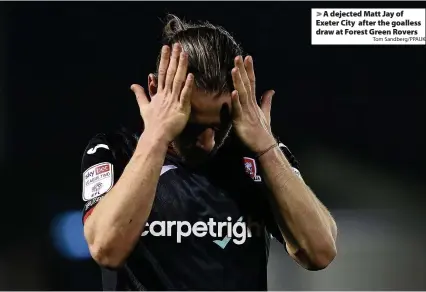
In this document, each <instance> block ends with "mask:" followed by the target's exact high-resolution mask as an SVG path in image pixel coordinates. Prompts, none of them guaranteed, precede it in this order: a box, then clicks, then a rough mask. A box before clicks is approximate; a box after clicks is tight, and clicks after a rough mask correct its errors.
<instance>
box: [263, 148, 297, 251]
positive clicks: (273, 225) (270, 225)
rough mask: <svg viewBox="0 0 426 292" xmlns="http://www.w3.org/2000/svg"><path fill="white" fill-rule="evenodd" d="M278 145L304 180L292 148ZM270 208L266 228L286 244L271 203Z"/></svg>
mask: <svg viewBox="0 0 426 292" xmlns="http://www.w3.org/2000/svg"><path fill="white" fill-rule="evenodd" d="M278 147H279V148H280V150H281V151H282V152H283V154H284V155H285V157H286V158H287V160H288V162H290V165H291V168H292V170H293V171H294V173H295V174H296V175H297V176H298V177H299V178H300V179H302V180H303V178H302V175H301V173H300V170H299V169H300V168H299V161H298V160H297V159H296V157H295V156H294V155H293V153H291V151H290V149H288V147H287V146H286V145H284V144H283V143H278ZM268 208H269V210H267V212H266V213H267V214H266V218H265V221H266V229H267V230H268V232H269V233H270V234H271V236H272V237H274V238H275V239H277V240H278V241H279V242H281V243H282V244H285V241H284V238H283V236H282V234H281V230H280V228H279V227H278V224H277V221H276V219H275V217H274V213H273V210H272V209H271V207H270V205H269V207H268Z"/></svg>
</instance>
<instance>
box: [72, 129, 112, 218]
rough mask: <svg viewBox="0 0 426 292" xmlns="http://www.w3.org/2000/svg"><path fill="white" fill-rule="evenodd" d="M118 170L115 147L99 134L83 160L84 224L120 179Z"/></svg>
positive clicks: (86, 151) (88, 147) (91, 141)
mask: <svg viewBox="0 0 426 292" xmlns="http://www.w3.org/2000/svg"><path fill="white" fill-rule="evenodd" d="M118 171H119V170H118V169H117V161H116V159H115V155H114V149H112V146H111V144H110V143H108V140H107V138H106V136H105V135H104V134H97V135H96V136H95V137H93V138H92V139H91V140H90V141H89V143H88V145H87V147H86V149H85V150H84V153H83V158H82V161H81V176H80V177H81V182H82V194H81V198H82V200H83V202H84V208H83V224H84V222H85V220H86V219H87V217H89V216H90V214H91V213H92V211H93V209H94V207H95V206H96V205H97V204H98V203H99V201H100V200H101V199H102V198H103V197H104V196H105V195H106V194H107V193H108V191H109V190H111V188H112V187H113V185H114V183H115V182H116V180H117V179H118V175H119V173H117V172H118Z"/></svg>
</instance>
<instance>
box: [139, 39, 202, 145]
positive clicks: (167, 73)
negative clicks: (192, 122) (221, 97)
mask: <svg viewBox="0 0 426 292" xmlns="http://www.w3.org/2000/svg"><path fill="white" fill-rule="evenodd" d="M187 69H188V55H187V53H185V52H183V51H182V48H181V46H180V45H179V44H175V45H174V46H173V52H172V54H171V58H170V48H169V47H168V46H163V48H162V50H161V60H160V66H159V68H158V89H157V94H156V95H155V96H153V97H152V101H151V102H149V100H148V97H147V96H146V94H145V92H144V89H143V88H142V87H141V86H140V85H137V84H133V85H132V86H131V89H132V90H133V92H134V93H135V95H136V99H137V102H138V105H139V109H140V113H141V116H142V119H143V121H144V123H145V130H144V132H145V133H149V134H153V135H155V136H156V137H158V138H160V139H165V142H166V143H169V142H171V141H173V139H174V138H175V137H176V136H177V135H179V134H180V132H181V131H182V130H183V128H184V127H185V126H186V123H187V122H188V119H189V114H190V112H191V101H190V97H191V93H192V88H193V84H194V76H193V75H192V74H188V76H187Z"/></svg>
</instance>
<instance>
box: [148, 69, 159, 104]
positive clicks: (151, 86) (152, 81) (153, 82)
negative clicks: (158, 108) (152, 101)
mask: <svg viewBox="0 0 426 292" xmlns="http://www.w3.org/2000/svg"><path fill="white" fill-rule="evenodd" d="M157 88H158V87H157V78H155V75H154V74H152V73H151V74H149V75H148V91H149V97H151V98H152V97H153V96H154V95H156V94H157Z"/></svg>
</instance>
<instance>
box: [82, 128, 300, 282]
mask: <svg viewBox="0 0 426 292" xmlns="http://www.w3.org/2000/svg"><path fill="white" fill-rule="evenodd" d="M138 139H139V137H138V135H135V134H132V133H129V132H127V131H125V130H120V131H118V132H115V133H112V134H97V135H96V136H95V137H94V138H92V139H91V140H90V142H89V144H88V145H87V147H86V149H85V152H84V155H83V159H82V167H81V175H82V188H83V192H82V199H83V201H84V202H85V205H84V209H83V223H84V220H85V219H86V218H87V217H88V216H89V215H90V213H91V212H92V211H93V208H94V207H95V206H96V204H97V203H98V202H99V200H102V198H103V197H104V196H105V195H106V194H107V193H108V191H109V190H110V189H111V188H112V187H113V186H114V184H115V183H116V182H117V181H118V180H119V179H120V175H121V173H122V172H123V170H124V168H125V166H126V164H127V163H128V162H129V160H130V158H131V157H132V154H133V152H134V149H135V147H136V144H137V142H138ZM280 148H281V149H282V151H284V154H285V155H286V157H287V158H288V159H289V161H290V162H291V164H292V165H293V167H294V170H295V171H296V172H298V170H297V168H298V165H297V161H296V160H295V159H294V157H293V155H292V154H291V153H290V151H289V150H288V148H287V147H285V146H284V145H282V144H280ZM267 192H268V191H267V189H266V187H265V185H264V183H263V178H262V173H261V170H260V169H259V164H258V162H257V161H256V159H254V155H253V153H250V151H248V150H247V149H245V148H244V147H243V146H241V145H240V143H238V142H237V139H235V138H230V139H228V142H227V143H226V144H225V145H224V147H222V148H221V150H219V152H218V153H217V154H216V156H214V158H213V159H212V160H211V161H210V162H209V163H208V164H206V166H203V167H199V168H189V167H187V166H185V164H184V163H183V162H182V160H181V159H180V158H179V157H178V156H176V155H174V154H173V153H172V152H169V153H168V154H167V156H166V158H165V161H164V165H163V167H162V169H161V175H160V178H159V182H158V187H157V193H156V196H155V199H154V204H153V207H152V211H151V213H150V216H149V218H148V220H147V222H146V224H145V228H144V230H143V233H142V234H141V237H140V240H139V241H138V243H137V244H136V246H135V248H134V250H133V252H132V253H131V254H130V256H129V257H128V259H127V261H126V263H125V265H124V266H123V267H122V268H119V269H116V270H109V269H105V268H101V269H102V280H103V287H104V290H267V271H266V269H267V262H268V255H269V244H270V239H271V238H272V237H274V238H276V239H277V240H279V241H280V242H281V243H284V241H283V238H282V236H281V233H280V232H279V229H278V226H277V224H276V223H275V220H274V218H273V215H272V212H271V210H270V207H269V204H268V198H267V197H268V193H267ZM283 250H284V249H283Z"/></svg>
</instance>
